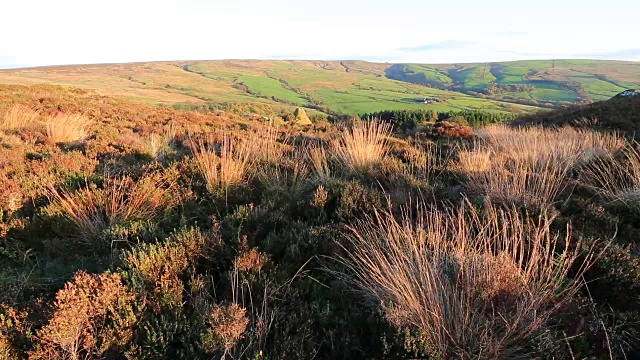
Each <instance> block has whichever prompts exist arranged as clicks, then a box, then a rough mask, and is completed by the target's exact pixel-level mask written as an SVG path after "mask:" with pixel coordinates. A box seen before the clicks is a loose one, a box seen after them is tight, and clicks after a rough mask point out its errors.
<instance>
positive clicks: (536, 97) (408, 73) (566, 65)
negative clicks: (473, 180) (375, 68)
mask: <svg viewBox="0 0 640 360" xmlns="http://www.w3.org/2000/svg"><path fill="white" fill-rule="evenodd" d="M384 74H385V75H386V76H387V77H388V78H391V79H395V80H400V81H406V82H411V83H416V84H423V85H427V86H432V87H434V88H439V89H449V90H456V91H461V92H465V93H468V94H481V96H487V97H488V98H491V99H498V100H507V101H515V102H520V103H528V104H532V105H539V106H555V105H559V104H567V103H580V102H582V103H589V102H592V101H599V100H606V99H609V98H611V97H612V96H613V95H615V94H617V93H619V92H621V91H623V90H625V89H628V88H638V87H640V63H638V62H624V61H598V60H540V61H514V62H502V63H480V64H443V65H420V64H394V65H391V66H388V67H385V68H384Z"/></svg>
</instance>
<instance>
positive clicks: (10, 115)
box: [0, 104, 39, 130]
mask: <svg viewBox="0 0 640 360" xmlns="http://www.w3.org/2000/svg"><path fill="white" fill-rule="evenodd" d="M38 116H39V114H38V112H37V111H33V110H31V108H30V107H28V106H25V105H21V104H16V105H14V106H12V107H10V108H9V109H8V110H7V111H6V112H5V113H4V116H2V117H1V118H0V130H16V129H20V128H25V127H29V126H33V125H36V124H37V121H38Z"/></svg>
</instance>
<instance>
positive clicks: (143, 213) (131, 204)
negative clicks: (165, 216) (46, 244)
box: [50, 178, 168, 245]
mask: <svg viewBox="0 0 640 360" xmlns="http://www.w3.org/2000/svg"><path fill="white" fill-rule="evenodd" d="M164 185H165V184H163V182H162V181H159V180H157V179H153V178H145V179H142V180H140V181H134V180H132V179H130V178H121V179H106V181H105V185H104V187H103V188H98V187H96V186H86V187H83V188H80V189H79V190H77V191H72V190H68V189H62V190H56V189H51V191H50V198H51V199H52V200H53V201H54V202H56V204H57V205H58V206H59V208H60V211H61V213H62V215H63V216H64V217H65V218H66V219H67V220H68V221H70V222H71V223H72V224H73V225H74V226H75V228H76V230H77V235H78V237H79V238H80V239H81V240H82V241H83V242H85V243H88V244H90V245H91V244H94V243H95V242H96V241H99V240H100V239H101V238H102V235H103V234H104V231H105V230H106V229H108V228H110V227H111V226H113V225H122V224H126V223H129V222H131V221H137V220H151V219H154V218H156V216H157V214H158V213H159V212H160V211H161V210H162V209H163V208H165V207H166V206H167V205H168V204H167V200H166V197H167V190H166V187H165V186H164Z"/></svg>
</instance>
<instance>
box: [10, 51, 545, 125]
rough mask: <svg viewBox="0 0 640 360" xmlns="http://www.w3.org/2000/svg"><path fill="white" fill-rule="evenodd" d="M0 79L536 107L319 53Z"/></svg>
mask: <svg viewBox="0 0 640 360" xmlns="http://www.w3.org/2000/svg"><path fill="white" fill-rule="evenodd" d="M372 65H376V64H372ZM0 83H5V84H23V85H31V84H38V83H51V84H59V85H64V86H73V87H80V88H86V89H93V90H97V91H98V92H99V93H101V94H105V95H111V96H119V97H125V98H128V99H131V100H134V101H139V102H144V103H148V104H164V105H176V106H178V105H179V106H181V107H187V108H188V107H189V106H209V107H214V108H215V107H217V108H220V107H224V106H226V105H228V104H254V105H260V104H262V105H263V106H276V107H288V108H291V109H295V108H296V107H299V106H302V107H306V108H308V109H316V110H319V111H322V112H325V113H340V114H363V113H372V112H376V111H382V110H402V109H424V108H429V109H435V110H436V111H443V112H444V111H461V110H481V111H486V112H494V113H495V112H497V113H513V112H516V113H518V112H531V111H535V110H537V108H535V107H531V106H526V105H518V104H513V103H509V102H504V101H494V100H488V99H482V98H478V97H474V96H470V95H467V94H462V93H460V92H455V91H446V90H440V89H435V88H429V87H425V86H422V85H418V84H412V83H408V82H403V81H398V80H392V79H388V78H386V77H385V76H384V75H380V74H377V73H372V72H365V71H351V70H350V68H349V67H348V66H347V65H345V64H344V63H341V62H323V61H249V60H228V61H203V62H154V63H133V64H114V65H78V66H59V67H43V68H32V69H12V70H0ZM431 97H434V98H437V99H438V100H439V102H437V103H434V104H429V105H427V104H424V103H420V102H418V101H417V100H416V99H419V98H431Z"/></svg>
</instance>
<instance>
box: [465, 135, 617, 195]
mask: <svg viewBox="0 0 640 360" xmlns="http://www.w3.org/2000/svg"><path fill="white" fill-rule="evenodd" d="M479 136H480V138H481V139H482V140H483V141H476V142H474V143H473V144H472V145H471V146H470V147H469V148H467V149H463V150H461V151H460V152H459V154H458V155H459V156H458V159H459V160H458V163H457V166H458V168H459V170H460V171H461V172H462V173H463V174H465V176H466V177H467V178H468V180H469V181H468V188H469V190H470V191H471V192H472V193H476V194H480V195H486V196H489V197H490V198H491V199H494V200H498V201H504V202H511V203H513V202H517V203H525V204H533V205H536V206H541V207H545V206H548V205H549V204H551V203H552V202H553V201H554V200H555V199H556V197H557V195H558V194H559V193H560V192H561V191H562V190H563V189H564V188H565V186H566V185H567V180H568V177H569V175H570V174H571V171H572V170H574V169H576V168H578V167H580V166H583V165H584V164H587V163H589V162H591V161H593V160H594V159H598V158H599V157H602V156H609V155H611V154H613V153H615V152H616V151H618V150H619V149H620V148H622V147H623V146H624V145H625V140H624V138H622V137H620V136H618V135H616V134H600V133H594V132H589V131H580V130H576V129H572V128H561V129H545V128H542V127H530V128H520V129H519V128H511V127H508V126H505V125H491V126H487V127H485V128H483V129H481V130H480V131H479Z"/></svg>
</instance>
